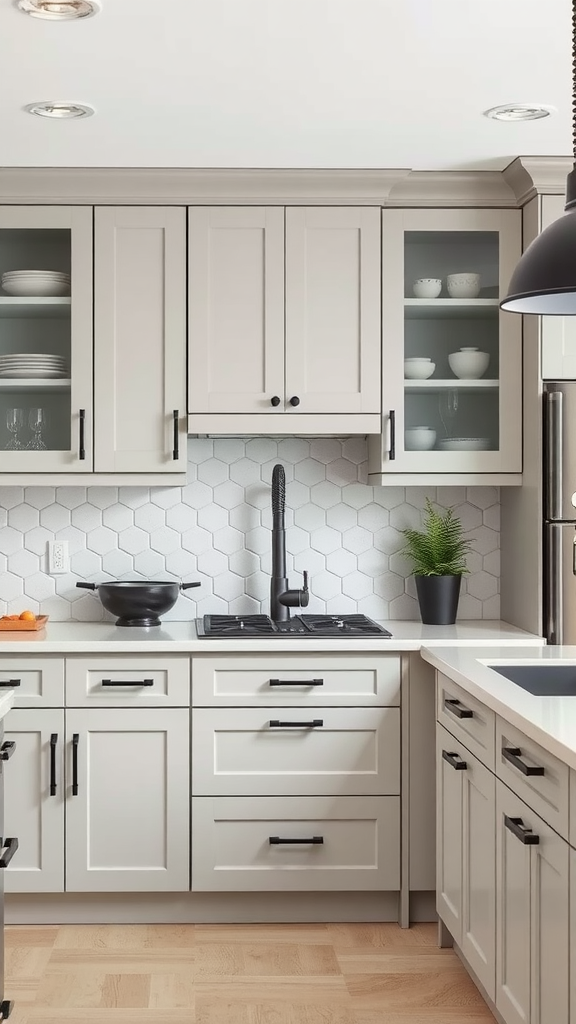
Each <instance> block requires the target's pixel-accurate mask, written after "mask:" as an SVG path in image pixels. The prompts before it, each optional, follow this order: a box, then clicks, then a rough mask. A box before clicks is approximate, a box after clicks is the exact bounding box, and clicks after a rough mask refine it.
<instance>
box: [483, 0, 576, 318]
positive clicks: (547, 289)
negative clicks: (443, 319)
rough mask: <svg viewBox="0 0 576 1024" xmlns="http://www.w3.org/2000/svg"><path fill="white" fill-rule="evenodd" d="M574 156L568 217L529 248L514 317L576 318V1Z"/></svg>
mask: <svg viewBox="0 0 576 1024" xmlns="http://www.w3.org/2000/svg"><path fill="white" fill-rule="evenodd" d="M572 150H573V152H572V155H573V158H574V167H573V169H572V170H571V171H570V174H569V175H568V181H567V183H566V206H565V210H566V213H565V214H564V216H563V217H559V219H558V220H555V221H554V223H553V224H551V225H550V227H548V228H546V230H545V231H543V232H542V234H540V235H538V237H537V238H535V239H534V241H533V242H532V243H531V244H530V245H529V246H528V248H527V249H526V252H525V253H524V255H523V256H522V258H521V259H520V262H519V263H518V265H517V267H516V269H515V271H514V273H513V274H512V279H511V281H510V284H509V286H508V294H507V296H506V298H505V299H503V300H502V302H501V303H500V307H501V309H507V310H510V311H511V312H512V313H536V314H539V315H545V316H576V0H573V2H572Z"/></svg>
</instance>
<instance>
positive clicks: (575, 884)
mask: <svg viewBox="0 0 576 1024" xmlns="http://www.w3.org/2000/svg"><path fill="white" fill-rule="evenodd" d="M570 935H571V936H576V850H570ZM570 1024H576V941H574V940H572V941H571V942H570Z"/></svg>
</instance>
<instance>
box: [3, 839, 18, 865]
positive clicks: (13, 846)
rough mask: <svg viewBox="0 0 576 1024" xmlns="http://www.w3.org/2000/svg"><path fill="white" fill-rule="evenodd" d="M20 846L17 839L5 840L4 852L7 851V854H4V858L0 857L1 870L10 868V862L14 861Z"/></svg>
mask: <svg viewBox="0 0 576 1024" xmlns="http://www.w3.org/2000/svg"><path fill="white" fill-rule="evenodd" d="M18 845H19V844H18V840H17V839H5V840H4V842H3V844H2V850H3V851H4V850H6V853H3V856H2V857H0V868H7V867H8V865H9V863H10V861H11V860H12V857H13V856H14V854H15V853H16V850H17V849H18Z"/></svg>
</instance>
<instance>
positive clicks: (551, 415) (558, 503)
mask: <svg viewBox="0 0 576 1024" xmlns="http://www.w3.org/2000/svg"><path fill="white" fill-rule="evenodd" d="M563 398H564V396H563V394H562V392H561V391H548V392H545V402H546V505H547V509H546V518H547V519H562V459H563V451H562V419H563V415H562V413H563V409H562V402H563Z"/></svg>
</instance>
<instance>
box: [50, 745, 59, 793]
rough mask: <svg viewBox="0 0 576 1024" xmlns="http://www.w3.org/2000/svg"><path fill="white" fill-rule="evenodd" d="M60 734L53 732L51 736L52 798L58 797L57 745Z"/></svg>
mask: <svg viewBox="0 0 576 1024" xmlns="http://www.w3.org/2000/svg"><path fill="white" fill-rule="evenodd" d="M57 743H58V733H57V732H53V733H52V735H51V736H50V796H56V744H57Z"/></svg>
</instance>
